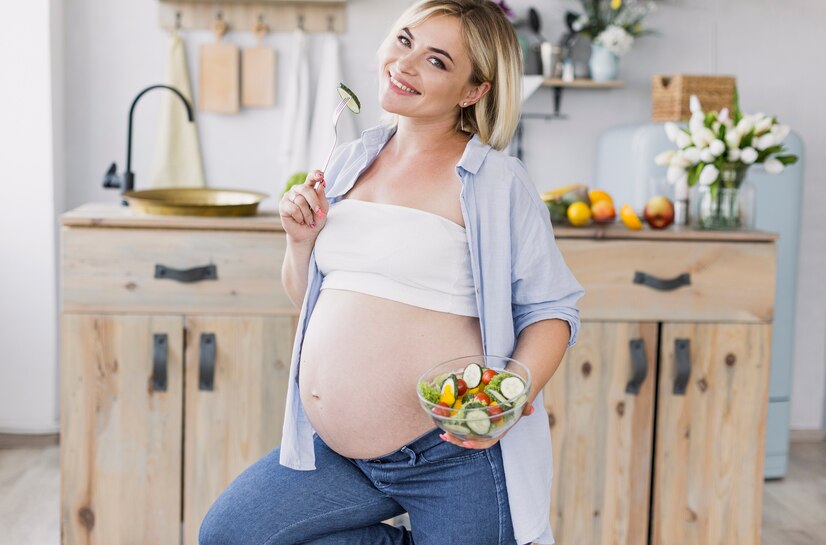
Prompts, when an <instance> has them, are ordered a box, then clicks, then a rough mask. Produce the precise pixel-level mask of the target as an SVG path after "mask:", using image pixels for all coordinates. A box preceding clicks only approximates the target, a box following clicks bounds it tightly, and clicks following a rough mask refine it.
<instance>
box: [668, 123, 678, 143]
mask: <svg viewBox="0 0 826 545" xmlns="http://www.w3.org/2000/svg"><path fill="white" fill-rule="evenodd" d="M680 132H682V131H681V130H680V127H678V126H677V124H676V123H673V122H671V121H669V122H668V123H666V124H665V135H666V136H667V137H668V139H669V140H670V141H671V142H676V141H677V135H678V134H679V133H680Z"/></svg>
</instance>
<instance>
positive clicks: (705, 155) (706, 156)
mask: <svg viewBox="0 0 826 545" xmlns="http://www.w3.org/2000/svg"><path fill="white" fill-rule="evenodd" d="M715 157H716V156H715V155H714V154H713V153H711V148H705V149H704V150H703V151H701V152H700V161H702V162H704V163H713V162H714V158H715Z"/></svg>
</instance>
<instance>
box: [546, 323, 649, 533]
mask: <svg viewBox="0 0 826 545" xmlns="http://www.w3.org/2000/svg"><path fill="white" fill-rule="evenodd" d="M631 339H642V340H643V342H644V345H645V353H646V358H647V362H648V373H647V376H646V378H645V380H644V382H643V383H642V385H641V387H640V391H639V394H637V395H635V394H629V393H626V391H625V389H626V385H627V384H628V382H629V381H630V379H631V377H632V375H633V373H632V367H631V356H630V347H629V341H630V340H631ZM656 358H657V324H655V323H643V324H635V323H608V322H583V323H582V329H581V331H580V337H579V341H578V342H577V344H576V346H574V347H573V348H572V349H571V350H569V351H568V353H567V354H566V356H565V359H564V361H563V362H562V364H561V366H560V368H559V370H558V371H557V372H556V374H554V376H553V378H552V379H551V381H550V382H549V383H548V385H547V386H546V387H545V391H544V399H545V409H546V411H547V413H548V420H549V425H550V426H551V440H552V443H553V461H554V479H553V486H552V499H551V513H550V516H551V527H552V528H553V532H554V537H555V538H556V540H557V542H558V543H594V544H600V543H604V544H609V543H610V544H615V545H639V544H643V543H645V542H646V539H647V534H648V499H649V493H650V482H651V459H652V458H651V456H652V454H651V449H652V444H653V426H654V423H653V418H654V416H653V415H654V385H655V377H656Z"/></svg>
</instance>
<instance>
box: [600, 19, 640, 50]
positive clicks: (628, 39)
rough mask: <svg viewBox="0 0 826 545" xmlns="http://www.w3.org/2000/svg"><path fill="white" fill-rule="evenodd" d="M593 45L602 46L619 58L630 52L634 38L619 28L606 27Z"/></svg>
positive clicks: (614, 26) (615, 26) (613, 26)
mask: <svg viewBox="0 0 826 545" xmlns="http://www.w3.org/2000/svg"><path fill="white" fill-rule="evenodd" d="M594 43H595V44H598V45H601V46H604V47H605V48H606V49H608V51H610V52H611V53H613V54H614V55H617V56H618V57H621V56H623V55H625V54H626V53H628V52H629V51H631V46H632V45H634V37H633V36H631V35H630V34H629V33H628V31H626V30H625V29H624V28H622V27H621V26H617V25H608V27H606V29H605V30H603V31H602V32H600V33H599V35H598V36H597V37H596V38H595V39H594Z"/></svg>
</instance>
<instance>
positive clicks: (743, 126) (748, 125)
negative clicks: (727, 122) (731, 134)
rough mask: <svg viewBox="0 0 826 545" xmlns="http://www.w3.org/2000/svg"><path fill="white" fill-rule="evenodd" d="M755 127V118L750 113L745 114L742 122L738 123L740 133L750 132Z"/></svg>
mask: <svg viewBox="0 0 826 545" xmlns="http://www.w3.org/2000/svg"><path fill="white" fill-rule="evenodd" d="M753 128H754V119H752V117H751V116H749V115H744V116H743V119H741V120H740V123H738V124H737V130H738V131H740V134H748V133H749V131H751V130H752V129H753Z"/></svg>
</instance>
